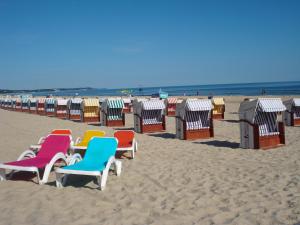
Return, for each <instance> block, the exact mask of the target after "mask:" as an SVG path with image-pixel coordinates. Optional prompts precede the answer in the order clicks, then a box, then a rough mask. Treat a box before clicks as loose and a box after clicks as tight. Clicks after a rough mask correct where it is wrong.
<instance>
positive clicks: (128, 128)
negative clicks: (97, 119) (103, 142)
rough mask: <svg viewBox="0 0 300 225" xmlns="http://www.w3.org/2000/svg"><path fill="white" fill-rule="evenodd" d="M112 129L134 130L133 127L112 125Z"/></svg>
mask: <svg viewBox="0 0 300 225" xmlns="http://www.w3.org/2000/svg"><path fill="white" fill-rule="evenodd" d="M112 128H113V129H114V130H134V128H133V127H112Z"/></svg>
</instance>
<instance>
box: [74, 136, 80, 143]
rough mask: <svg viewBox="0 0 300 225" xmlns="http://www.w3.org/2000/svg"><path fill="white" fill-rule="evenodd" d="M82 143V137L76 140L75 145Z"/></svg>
mask: <svg viewBox="0 0 300 225" xmlns="http://www.w3.org/2000/svg"><path fill="white" fill-rule="evenodd" d="M80 142H81V138H80V137H78V138H76V141H75V145H77V144H79V143H80Z"/></svg>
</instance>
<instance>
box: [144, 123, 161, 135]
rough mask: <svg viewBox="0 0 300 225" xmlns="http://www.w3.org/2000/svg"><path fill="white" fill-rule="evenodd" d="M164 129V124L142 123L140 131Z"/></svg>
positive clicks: (148, 131)
mask: <svg viewBox="0 0 300 225" xmlns="http://www.w3.org/2000/svg"><path fill="white" fill-rule="evenodd" d="M161 131H165V126H164V125H163V124H147V125H142V127H141V133H154V132H161Z"/></svg>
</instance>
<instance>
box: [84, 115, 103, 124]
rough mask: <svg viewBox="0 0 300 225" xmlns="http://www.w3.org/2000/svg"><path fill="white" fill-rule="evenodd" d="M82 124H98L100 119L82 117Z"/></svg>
mask: <svg viewBox="0 0 300 225" xmlns="http://www.w3.org/2000/svg"><path fill="white" fill-rule="evenodd" d="M82 122H84V123H98V122H100V117H99V116H97V117H84V118H83V121H82Z"/></svg>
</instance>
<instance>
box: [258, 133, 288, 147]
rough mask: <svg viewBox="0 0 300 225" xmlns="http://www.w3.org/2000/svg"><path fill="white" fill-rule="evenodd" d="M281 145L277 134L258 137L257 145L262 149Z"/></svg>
mask: <svg viewBox="0 0 300 225" xmlns="http://www.w3.org/2000/svg"><path fill="white" fill-rule="evenodd" d="M282 145H283V144H282V143H280V136H279V135H272V136H262V137H259V147H260V148H261V149H263V150H267V149H270V148H276V147H280V146H282Z"/></svg>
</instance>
